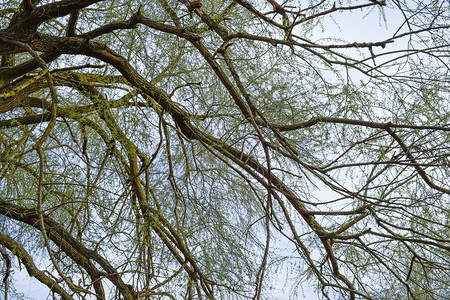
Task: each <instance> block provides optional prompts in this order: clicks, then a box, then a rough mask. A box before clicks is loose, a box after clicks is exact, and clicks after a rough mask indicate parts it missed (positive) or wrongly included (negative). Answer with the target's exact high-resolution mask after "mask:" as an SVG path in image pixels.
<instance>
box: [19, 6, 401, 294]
mask: <svg viewBox="0 0 450 300" xmlns="http://www.w3.org/2000/svg"><path fill="white" fill-rule="evenodd" d="M373 9H374V10H375V11H373V12H371V13H369V14H367V13H365V12H362V13H348V12H338V13H335V14H334V15H333V16H334V21H333V20H328V21H327V23H326V25H325V26H324V32H323V33H321V32H320V31H318V33H317V35H318V36H321V35H324V36H335V37H341V38H342V39H345V40H347V41H349V42H364V41H366V42H368V41H369V42H370V41H380V40H385V39H387V38H389V37H390V36H391V35H392V33H393V32H395V31H396V30H397V28H398V26H399V24H401V22H402V17H401V15H399V14H394V13H392V12H390V11H389V10H388V9H386V10H385V11H386V14H385V16H386V19H387V24H385V23H384V21H383V19H382V16H381V15H380V14H379V13H378V11H377V10H378V7H374V8H373ZM365 11H367V10H365ZM334 22H335V23H334ZM336 24H338V25H339V26H337V25H336ZM397 43H398V42H397ZM387 47H391V45H388V46H387ZM392 47H396V46H395V45H392ZM374 51H376V49H374ZM326 196H327V195H323V197H326ZM13 272H14V273H13V274H12V276H13V278H14V282H15V287H16V289H17V291H18V292H20V293H22V294H23V295H24V296H25V297H24V299H29V300H42V299H52V297H51V295H49V293H48V289H47V288H46V287H45V286H44V285H43V284H41V283H40V282H38V281H37V280H35V279H31V278H29V276H28V274H27V273H26V271H25V268H24V267H22V270H21V271H20V270H18V269H14V271H13ZM290 275H291V274H289V272H288V271H287V270H284V271H282V272H280V273H279V275H278V276H276V277H275V278H273V282H274V291H273V299H281V300H284V299H289V294H290V292H291V291H290V289H291V286H289V285H288V286H285V285H284V279H285V278H286V277H289V276H290ZM302 297H303V298H302ZM11 299H12V298H11ZM296 299H309V300H316V299H321V298H319V297H318V296H317V295H316V293H315V292H314V289H313V288H312V287H304V290H303V292H299V293H298V297H296Z"/></svg>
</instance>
